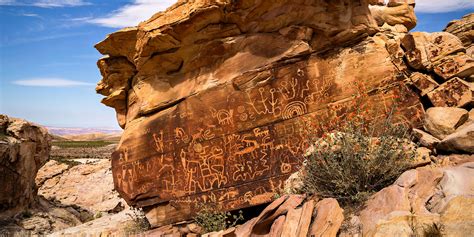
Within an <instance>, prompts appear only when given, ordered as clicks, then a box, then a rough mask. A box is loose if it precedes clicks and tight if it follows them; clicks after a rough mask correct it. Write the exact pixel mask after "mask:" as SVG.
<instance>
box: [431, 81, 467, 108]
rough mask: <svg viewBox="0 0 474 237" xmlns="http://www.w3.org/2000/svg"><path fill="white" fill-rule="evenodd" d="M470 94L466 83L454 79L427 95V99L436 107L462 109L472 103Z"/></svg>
mask: <svg viewBox="0 0 474 237" xmlns="http://www.w3.org/2000/svg"><path fill="white" fill-rule="evenodd" d="M472 93H473V92H472V90H471V87H470V86H469V85H468V84H467V82H465V81H463V80H461V79H459V78H457V77H455V78H453V79H451V80H449V81H447V82H445V83H443V84H441V85H440V86H439V87H438V88H437V89H436V90H434V91H432V92H430V93H428V98H430V101H431V103H433V105H434V106H436V107H463V106H466V105H468V104H470V103H472V101H473V96H472Z"/></svg>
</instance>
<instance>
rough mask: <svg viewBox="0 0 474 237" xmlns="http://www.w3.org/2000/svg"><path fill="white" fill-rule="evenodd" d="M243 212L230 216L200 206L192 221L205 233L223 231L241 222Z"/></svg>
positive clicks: (212, 208)
mask: <svg viewBox="0 0 474 237" xmlns="http://www.w3.org/2000/svg"><path fill="white" fill-rule="evenodd" d="M243 219H244V217H243V212H242V211H239V213H238V215H232V214H231V213H230V212H225V211H219V210H218V209H217V208H215V207H213V206H209V205H208V206H201V207H200V211H199V212H198V213H197V215H196V216H195V217H194V221H195V222H196V224H198V225H199V226H200V227H201V228H203V230H204V232H205V233H209V232H215V231H221V230H225V229H228V228H231V227H234V226H235V225H236V224H237V222H239V221H241V220H243Z"/></svg>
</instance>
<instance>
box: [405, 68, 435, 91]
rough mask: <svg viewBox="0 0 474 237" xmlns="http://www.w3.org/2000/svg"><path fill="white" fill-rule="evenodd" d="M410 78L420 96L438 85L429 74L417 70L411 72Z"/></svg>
mask: <svg viewBox="0 0 474 237" xmlns="http://www.w3.org/2000/svg"><path fill="white" fill-rule="evenodd" d="M410 80H411V82H413V85H415V87H416V88H418V90H420V92H421V93H420V95H421V96H425V95H426V94H428V93H429V92H431V91H433V90H434V89H436V88H437V87H438V86H439V84H438V83H437V82H436V81H435V80H433V78H432V77H431V76H429V75H426V74H423V73H419V72H415V73H413V74H411V76H410Z"/></svg>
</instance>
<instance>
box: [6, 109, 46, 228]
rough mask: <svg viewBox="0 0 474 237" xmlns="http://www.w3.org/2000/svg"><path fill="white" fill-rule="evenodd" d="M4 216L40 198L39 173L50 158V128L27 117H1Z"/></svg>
mask: <svg viewBox="0 0 474 237" xmlns="http://www.w3.org/2000/svg"><path fill="white" fill-rule="evenodd" d="M0 121H1V126H2V129H1V130H0V187H1V192H0V219H3V218H8V217H10V216H13V215H15V214H17V213H19V212H21V211H23V210H25V209H26V208H28V206H29V205H30V204H32V203H33V202H34V201H35V199H36V194H37V187H36V185H35V177H36V173H37V172H38V170H39V169H40V168H41V166H42V165H44V163H46V161H47V160H48V158H49V151H50V149H51V144H50V142H51V138H50V136H49V135H48V131H47V130H46V128H43V127H40V126H38V125H35V124H32V123H29V122H27V121H25V120H21V119H15V118H8V117H7V116H6V115H2V116H1V117H0Z"/></svg>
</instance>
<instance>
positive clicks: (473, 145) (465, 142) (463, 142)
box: [437, 123, 474, 154]
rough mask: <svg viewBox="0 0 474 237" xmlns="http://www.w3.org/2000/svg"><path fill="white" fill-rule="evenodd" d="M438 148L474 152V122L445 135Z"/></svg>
mask: <svg viewBox="0 0 474 237" xmlns="http://www.w3.org/2000/svg"><path fill="white" fill-rule="evenodd" d="M437 148H438V149H440V150H443V151H451V152H467V153H470V154H474V123H470V124H469V125H468V126H465V127H463V128H462V129H458V130H456V132H454V133H452V134H450V135H448V136H447V137H445V138H444V139H443V140H442V141H441V142H440V143H439V144H438V146H437Z"/></svg>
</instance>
